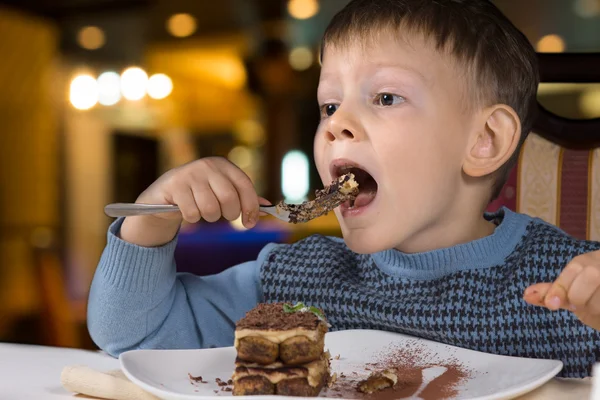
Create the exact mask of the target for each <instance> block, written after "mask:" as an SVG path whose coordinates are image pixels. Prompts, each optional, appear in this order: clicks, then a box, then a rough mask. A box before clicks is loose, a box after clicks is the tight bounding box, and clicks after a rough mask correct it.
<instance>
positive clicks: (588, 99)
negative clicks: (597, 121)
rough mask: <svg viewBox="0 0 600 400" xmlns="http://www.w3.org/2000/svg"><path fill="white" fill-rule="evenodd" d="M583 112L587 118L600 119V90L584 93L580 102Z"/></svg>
mask: <svg viewBox="0 0 600 400" xmlns="http://www.w3.org/2000/svg"><path fill="white" fill-rule="evenodd" d="M579 106H580V107H581V111H582V112H583V114H584V115H585V116H586V117H587V118H600V89H590V90H586V91H585V92H583V94H582V95H581V98H580V100H579Z"/></svg>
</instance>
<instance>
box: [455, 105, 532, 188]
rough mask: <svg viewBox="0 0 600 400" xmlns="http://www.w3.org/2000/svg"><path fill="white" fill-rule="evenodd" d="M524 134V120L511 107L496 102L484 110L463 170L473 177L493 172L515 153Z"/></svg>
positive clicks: (476, 127) (474, 132) (473, 135)
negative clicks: (522, 130)
mask: <svg viewBox="0 0 600 400" xmlns="http://www.w3.org/2000/svg"><path fill="white" fill-rule="evenodd" d="M520 137H521V121H520V119H519V116H518V115H517V113H516V112H515V111H514V110H513V109H512V108H511V107H509V106H507V105H504V104H496V105H494V106H492V107H489V108H486V109H484V110H482V112H481V118H479V122H478V126H475V129H474V131H473V134H472V135H471V140H470V142H469V147H468V152H467V156H466V158H465V160H464V162H463V171H464V172H465V173H466V174H467V175H469V176H472V177H481V176H485V175H489V174H491V173H492V172H494V171H496V170H497V169H499V168H500V167H501V166H502V165H503V164H504V163H505V162H506V161H508V159H509V158H510V157H511V156H512V154H513V153H514V152H515V149H516V148H517V145H518V144H519V138H520Z"/></svg>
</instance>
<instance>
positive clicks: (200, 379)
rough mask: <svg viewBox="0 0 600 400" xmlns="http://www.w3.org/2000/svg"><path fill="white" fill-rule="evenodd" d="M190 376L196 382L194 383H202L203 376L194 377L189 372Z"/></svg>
mask: <svg viewBox="0 0 600 400" xmlns="http://www.w3.org/2000/svg"><path fill="white" fill-rule="evenodd" d="M188 376H189V377H190V380H192V381H194V382H202V377H201V376H199V375H198V376H192V374H190V373H189V372H188Z"/></svg>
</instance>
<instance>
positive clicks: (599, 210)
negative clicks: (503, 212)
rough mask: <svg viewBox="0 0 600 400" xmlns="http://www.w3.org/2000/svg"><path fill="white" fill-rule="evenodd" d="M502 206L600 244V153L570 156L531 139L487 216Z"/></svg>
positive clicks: (597, 150) (580, 152)
mask: <svg viewBox="0 0 600 400" xmlns="http://www.w3.org/2000/svg"><path fill="white" fill-rule="evenodd" d="M501 206H506V207H508V208H510V209H512V210H515V211H517V212H522V213H525V214H528V215H530V216H532V217H539V218H541V219H543V220H545V221H546V222H549V223H551V224H553V225H556V226H558V227H560V228H561V229H563V230H564V231H565V232H567V233H569V234H571V235H573V236H575V237H577V238H580V239H589V240H596V241H600V147H598V148H591V149H586V150H571V149H567V148H564V147H561V146H560V145H558V144H556V143H554V142H552V141H549V140H547V139H545V138H543V137H542V136H541V135H538V134H536V133H531V134H530V135H529V136H528V138H527V140H526V141H525V144H524V146H523V148H522V150H521V153H520V158H519V162H518V164H517V166H516V167H515V168H514V169H513V170H512V172H511V174H510V177H509V179H508V182H507V183H506V185H505V186H504V188H503V190H502V193H501V194H500V197H499V198H498V199H496V200H495V201H494V202H492V203H491V204H490V206H489V208H488V210H496V209H498V208H499V207H501Z"/></svg>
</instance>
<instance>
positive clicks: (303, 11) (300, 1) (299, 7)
mask: <svg viewBox="0 0 600 400" xmlns="http://www.w3.org/2000/svg"><path fill="white" fill-rule="evenodd" d="M287 9H288V13H290V15H291V16H292V17H294V18H296V19H308V18H311V17H313V16H314V15H315V14H316V13H318V12H319V2H318V1H317V0H289V1H288V6H287Z"/></svg>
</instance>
